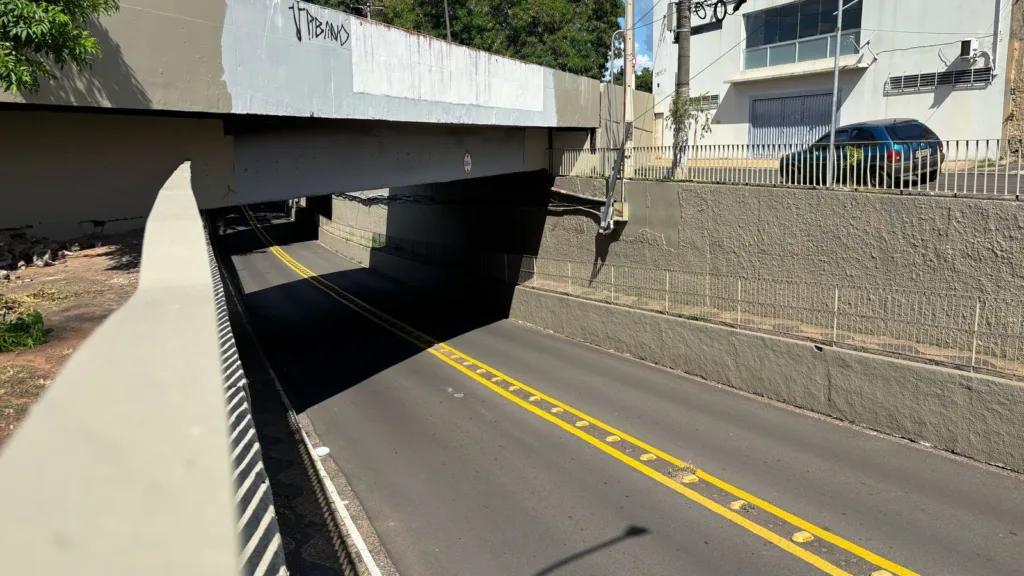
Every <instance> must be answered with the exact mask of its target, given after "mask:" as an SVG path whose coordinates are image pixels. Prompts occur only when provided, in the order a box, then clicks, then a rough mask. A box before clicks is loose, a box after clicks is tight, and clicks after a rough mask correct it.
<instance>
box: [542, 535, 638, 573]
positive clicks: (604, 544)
mask: <svg viewBox="0 0 1024 576" xmlns="http://www.w3.org/2000/svg"><path fill="white" fill-rule="evenodd" d="M648 533H650V530H648V529H647V528H644V527H643V526H629V527H627V528H626V529H625V530H624V531H623V532H622V534H619V535H618V536H615V537H613V538H609V539H607V540H605V541H604V542H598V543H597V544H594V545H593V546H591V547H589V548H585V549H583V550H580V551H579V552H577V553H575V554H572V555H570V556H566V557H565V558H562V559H561V560H559V561H558V562H555V563H554V564H551V565H550V566H546V567H545V568H544V569H543V570H541V571H540V572H537V573H536V574H534V576H548V575H549V574H554V573H555V571H557V570H558V569H560V568H562V567H564V566H566V565H568V564H572V563H573V562H576V561H577V560H580V559H582V558H585V557H587V556H590V555H591V554H594V553H596V552H600V551H601V550H604V549H605V548H610V547H612V546H614V545H616V544H618V543H619V542H623V541H626V540H629V539H630V538H637V537H640V536H643V535H645V534H648Z"/></svg>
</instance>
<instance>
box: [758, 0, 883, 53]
mask: <svg viewBox="0 0 1024 576" xmlns="http://www.w3.org/2000/svg"><path fill="white" fill-rule="evenodd" d="M862 4H863V2H858V3H857V4H854V5H853V6H850V7H849V8H846V9H845V10H843V34H842V36H841V45H840V49H839V54H840V55H846V54H856V53H857V52H858V51H859V48H858V46H859V45H860V31H859V29H860V22H861V16H862ZM838 10H839V0H803V1H802V2H794V3H791V4H784V5H782V6H777V7H775V8H771V9H769V10H762V11H760V12H754V13H751V14H747V15H746V16H744V25H745V27H746V33H747V38H746V50H745V51H744V58H743V67H744V68H745V69H748V70H749V69H753V68H764V67H766V66H780V65H782V64H792V63H794V62H807V61H809V60H819V59H823V58H831V57H833V56H835V53H836V52H835V50H836V46H835V38H834V34H835V29H836V24H837V20H838V16H837V15H836V14H835V13H836V12H837V11H838ZM830 36H832V37H831V38H830Z"/></svg>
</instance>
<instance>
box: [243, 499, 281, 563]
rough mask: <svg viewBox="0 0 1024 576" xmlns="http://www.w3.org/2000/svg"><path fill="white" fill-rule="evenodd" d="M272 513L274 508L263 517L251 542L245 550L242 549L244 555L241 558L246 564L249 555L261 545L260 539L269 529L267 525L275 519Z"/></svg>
mask: <svg viewBox="0 0 1024 576" xmlns="http://www.w3.org/2000/svg"><path fill="white" fill-rule="evenodd" d="M270 512H273V508H271V509H270V510H268V511H267V514H264V515H263V519H262V520H260V525H259V526H257V527H256V532H255V533H254V534H253V535H252V538H249V542H247V543H246V544H245V548H243V549H242V553H241V554H240V555H239V558H241V559H242V562H243V563H244V562H245V560H246V558H248V557H249V555H250V554H252V551H253V548H255V547H256V545H257V544H259V543H260V538H261V537H262V536H263V531H264V530H266V529H267V525H268V524H270V520H271V519H273V518H274V515H273V514H271V513H270Z"/></svg>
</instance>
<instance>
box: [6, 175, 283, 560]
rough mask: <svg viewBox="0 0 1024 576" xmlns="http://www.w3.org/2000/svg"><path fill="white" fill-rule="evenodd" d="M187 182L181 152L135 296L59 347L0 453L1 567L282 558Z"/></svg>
mask: <svg viewBox="0 0 1024 576" xmlns="http://www.w3.org/2000/svg"><path fill="white" fill-rule="evenodd" d="M190 182H191V170H190V164H189V163H188V162H186V163H185V164H183V165H182V166H181V167H179V168H178V169H177V170H176V171H175V172H174V173H173V174H172V175H171V177H170V178H169V179H168V180H167V182H166V183H165V184H164V186H163V187H162V189H161V190H160V193H159V194H158V196H157V199H156V202H155V204H154V206H153V209H152V212H151V213H150V215H149V217H148V220H147V224H146V232H145V238H144V241H143V247H142V270H141V273H140V278H139V285H138V289H137V290H136V293H135V294H134V295H133V296H132V297H131V299H129V300H128V302H127V303H125V304H124V306H122V307H121V308H120V309H119V310H117V311H116V312H115V313H114V314H112V315H111V316H110V317H109V318H108V319H107V320H106V321H105V322H104V323H103V324H102V325H100V327H99V328H97V329H96V331H95V332H93V334H92V335H91V336H90V337H89V338H88V339H87V340H86V341H85V342H84V343H83V344H82V345H81V347H80V348H79V349H78V350H77V351H76V352H75V354H74V355H73V356H72V357H71V358H70V359H69V360H68V362H67V364H66V365H65V366H64V368H63V369H62V370H61V371H60V373H59V374H58V376H57V378H56V379H55V381H54V382H53V384H51V385H50V387H49V388H48V389H47V392H46V393H45V394H44V395H43V396H42V398H41V399H40V400H39V402H38V403H37V404H36V405H35V406H34V407H33V409H32V411H31V412H30V414H29V417H28V418H27V419H26V421H25V422H24V423H23V424H22V426H21V428H20V429H19V430H18V432H17V434H15V435H14V437H13V438H12V439H11V440H10V441H9V442H8V444H7V445H6V446H5V448H4V450H3V452H2V453H0V509H2V510H3V520H4V521H3V522H0V556H2V557H3V562H4V568H5V570H6V571H8V572H9V573H11V574H23V575H29V574H45V575H49V574H147V575H161V574H167V575H172V574H195V575H207V574H208V575H211V576H214V575H216V576H222V575H224V574H233V573H243V574H264V573H268V572H273V573H275V574H276V573H278V571H280V570H282V569H283V555H282V553H281V546H280V536H279V534H277V522H276V518H275V516H274V509H273V501H272V495H271V494H270V491H269V490H266V489H263V490H260V489H259V488H260V487H261V486H263V487H264V488H265V484H266V475H265V474H264V473H262V463H261V455H260V450H259V445H258V442H257V440H256V435H255V433H254V430H253V428H252V421H251V419H248V420H247V421H246V418H245V414H246V413H247V410H248V400H247V398H246V397H245V391H244V384H245V378H244V374H242V372H241V367H240V366H239V365H238V361H237V354H232V351H233V349H234V342H233V338H232V337H231V332H230V324H229V323H227V316H226V311H225V310H224V307H223V294H222V291H221V290H220V282H219V278H218V277H217V272H216V269H215V267H213V268H212V267H211V264H215V263H213V262H212V256H211V254H212V253H211V252H210V250H209V245H208V242H207V237H206V233H205V231H204V228H203V223H202V219H201V218H200V215H199V210H198V208H197V207H196V200H195V197H194V195H193V192H192V187H191V183H190ZM226 371H229V372H230V373H226ZM226 395H227V397H226ZM229 408H230V410H231V412H230V417H229V412H228V410H229ZM246 456H248V458H246ZM233 459H234V460H233ZM243 461H244V465H239V463H240V462H243ZM252 520H255V522H252ZM250 527H252V529H251V530H250Z"/></svg>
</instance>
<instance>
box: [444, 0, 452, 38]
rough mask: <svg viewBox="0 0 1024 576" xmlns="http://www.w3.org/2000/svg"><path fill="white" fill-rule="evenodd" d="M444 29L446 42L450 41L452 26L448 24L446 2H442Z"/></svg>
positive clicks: (446, 0) (445, 0)
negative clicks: (446, 35) (446, 34)
mask: <svg viewBox="0 0 1024 576" xmlns="http://www.w3.org/2000/svg"><path fill="white" fill-rule="evenodd" d="M444 27H445V29H446V30H447V31H448V41H449V42H451V41H452V25H451V24H449V23H448V0H444Z"/></svg>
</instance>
